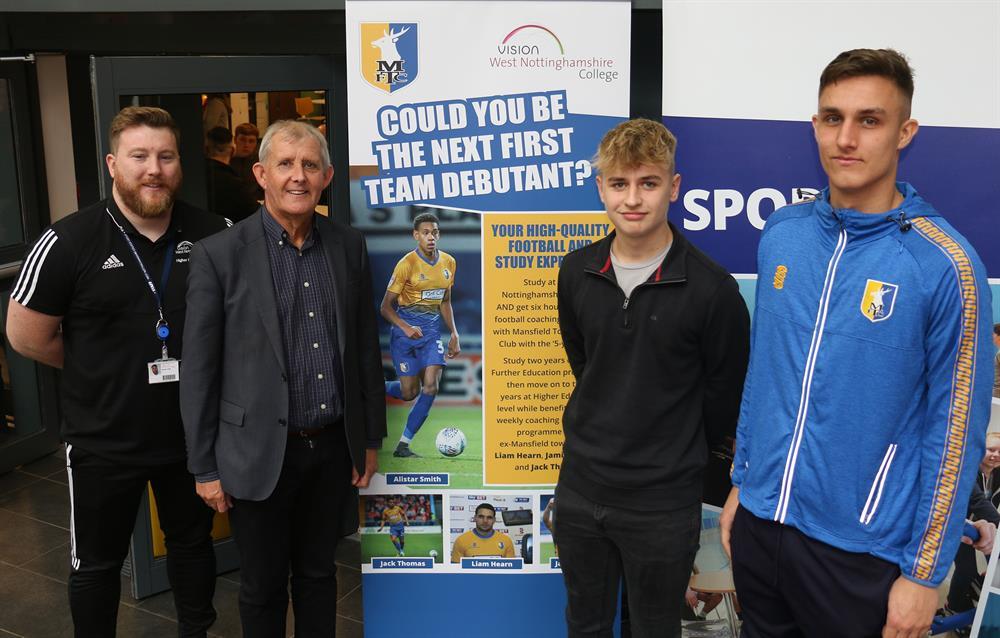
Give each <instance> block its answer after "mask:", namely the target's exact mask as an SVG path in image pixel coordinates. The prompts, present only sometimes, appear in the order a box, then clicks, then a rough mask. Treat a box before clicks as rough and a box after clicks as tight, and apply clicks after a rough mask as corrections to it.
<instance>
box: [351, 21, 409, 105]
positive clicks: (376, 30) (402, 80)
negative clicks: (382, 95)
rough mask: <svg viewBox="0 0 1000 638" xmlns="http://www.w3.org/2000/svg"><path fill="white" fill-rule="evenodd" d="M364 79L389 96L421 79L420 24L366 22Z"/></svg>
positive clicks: (362, 33)
mask: <svg viewBox="0 0 1000 638" xmlns="http://www.w3.org/2000/svg"><path fill="white" fill-rule="evenodd" d="M360 26H361V42H360V44H361V57H360V59H361V76H362V77H363V78H364V79H365V81H366V82H368V84H371V85H372V86H374V87H375V88H376V89H380V90H382V91H385V92H386V93H395V92H396V91H398V90H399V89H402V88H404V87H407V86H409V85H410V83H412V82H413V81H414V80H416V79H417V71H419V68H420V67H419V63H418V60H417V23H415V22H362V23H361V25H360Z"/></svg>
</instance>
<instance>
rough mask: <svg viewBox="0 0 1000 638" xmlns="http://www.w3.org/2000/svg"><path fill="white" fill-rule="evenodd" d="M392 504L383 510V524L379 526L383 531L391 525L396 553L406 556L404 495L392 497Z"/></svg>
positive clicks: (391, 535)
mask: <svg viewBox="0 0 1000 638" xmlns="http://www.w3.org/2000/svg"><path fill="white" fill-rule="evenodd" d="M391 502H392V505H390V506H389V507H387V508H385V509H384V510H382V524H381V525H379V526H378V531H380V532H381V531H382V528H384V527H385V526H386V524H388V525H389V540H391V541H392V545H393V547H395V548H396V553H397V554H399V555H400V556H405V555H406V554H405V552H404V551H403V549H404V546H405V544H406V539H405V538H403V534H404V533H405V532H406V525H407V522H406V513H405V512H404V511H403V506H402V502H403V499H402V497H399V496H396V497H391Z"/></svg>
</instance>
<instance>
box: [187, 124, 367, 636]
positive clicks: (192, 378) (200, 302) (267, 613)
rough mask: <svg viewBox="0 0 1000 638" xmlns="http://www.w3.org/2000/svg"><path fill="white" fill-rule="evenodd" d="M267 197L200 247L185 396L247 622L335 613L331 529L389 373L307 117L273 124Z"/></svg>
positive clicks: (352, 483)
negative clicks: (326, 208) (322, 203)
mask: <svg viewBox="0 0 1000 638" xmlns="http://www.w3.org/2000/svg"><path fill="white" fill-rule="evenodd" d="M254 174H255V176H256V178H257V181H258V182H259V183H260V185H261V187H262V188H263V189H264V206H263V207H262V208H261V209H260V210H259V211H258V212H257V213H255V214H254V215H251V216H250V217H248V218H247V219H245V220H243V221H242V222H240V223H239V224H237V225H236V226H234V227H233V228H232V229H230V230H229V231H226V232H223V233H219V234H218V235H215V236H213V237H210V238H208V239H206V240H204V241H202V242H200V243H199V244H197V245H196V246H195V247H194V249H193V250H192V252H191V270H190V276H189V280H188V297H187V302H188V314H187V326H186V328H187V329H186V330H185V335H184V348H185V351H184V354H185V356H184V362H183V374H182V375H181V406H182V407H181V410H182V415H183V419H184V429H185V433H186V436H187V446H188V467H189V469H190V471H191V472H192V474H194V475H195V478H196V479H197V481H198V484H197V489H198V493H199V495H201V497H202V498H203V499H204V500H205V502H206V503H207V504H208V505H209V506H210V507H212V508H214V509H216V510H217V511H220V512H224V511H227V510H229V511H230V523H231V526H232V529H233V535H234V536H235V538H236V543H237V545H238V547H239V550H240V560H241V577H240V578H241V583H240V618H241V620H242V624H243V633H244V636H248V637H254V636H268V637H271V636H273V637H277V636H284V635H285V616H286V613H287V607H288V594H287V586H288V572H289V566H290V567H291V574H292V605H293V608H294V611H295V635H297V636H320V635H322V636H331V635H333V632H334V627H335V626H336V594H337V581H336V567H335V564H334V550H335V548H336V544H337V539H338V538H339V537H340V536H343V535H346V534H349V533H351V532H353V531H355V530H356V529H357V525H358V521H357V489H356V488H357V487H364V486H366V485H367V484H368V481H369V479H370V477H371V475H372V474H373V473H374V471H375V469H376V465H377V461H376V450H377V448H378V447H380V446H381V442H382V439H383V438H384V437H385V433H386V432H385V394H384V389H385V384H384V381H383V377H382V363H381V356H380V351H379V343H378V332H377V327H376V324H375V304H374V302H373V300H372V282H371V272H370V270H369V264H368V253H367V249H366V247H365V242H364V238H363V237H362V236H361V233H359V232H357V231H355V230H353V229H351V228H350V227H348V226H345V225H343V224H340V223H338V222H335V221H332V220H330V219H327V218H326V217H324V216H322V215H319V214H317V213H316V212H315V206H316V203H317V202H318V201H319V197H320V194H321V193H322V191H323V189H324V188H325V187H326V186H327V185H328V184H329V183H330V179H331V178H332V177H333V168H332V166H331V165H330V155H329V151H328V149H327V145H326V140H325V139H324V138H323V136H322V135H321V134H320V133H319V132H318V131H317V130H316V129H315V128H313V127H312V126H310V125H308V124H304V123H301V122H292V121H283V122H277V123H275V124H273V125H272V126H271V127H270V129H268V131H267V133H266V134H265V135H264V138H263V140H262V142H261V147H260V162H259V163H257V164H256V165H255V166H254Z"/></svg>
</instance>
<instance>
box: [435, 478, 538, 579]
mask: <svg viewBox="0 0 1000 638" xmlns="http://www.w3.org/2000/svg"><path fill="white" fill-rule="evenodd" d="M531 501H532V497H531V496H529V495H507V494H503V495H489V496H486V495H474V494H468V495H456V496H453V497H452V498H451V511H450V526H451V562H453V563H461V562H462V559H463V558H487V557H489V558H521V559H523V560H524V562H525V563H526V564H528V563H531V562H532V553H533V551H532V540H531V536H532V535H531V524H532V520H533V515H532V510H531Z"/></svg>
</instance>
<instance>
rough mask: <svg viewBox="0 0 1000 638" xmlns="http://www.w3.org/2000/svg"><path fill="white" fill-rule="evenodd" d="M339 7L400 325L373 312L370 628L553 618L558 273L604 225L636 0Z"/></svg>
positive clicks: (510, 623) (495, 632) (498, 624)
mask: <svg viewBox="0 0 1000 638" xmlns="http://www.w3.org/2000/svg"><path fill="white" fill-rule="evenodd" d="M346 16H347V53H348V114H349V120H350V125H349V127H348V129H349V131H350V140H349V144H350V158H351V159H350V164H351V180H352V194H351V197H352V202H351V204H352V205H351V208H352V220H351V221H352V224H353V225H354V226H355V227H357V228H360V229H362V230H363V231H364V232H365V233H366V236H367V240H368V248H369V253H370V256H371V262H372V271H373V278H374V282H373V285H374V289H375V296H376V302H380V301H381V304H380V312H381V315H382V316H383V317H384V318H385V317H388V318H389V319H392V318H393V314H398V316H399V318H400V319H402V320H403V322H404V323H405V325H406V327H407V328H408V329H407V331H406V332H404V331H402V330H401V329H400V328H399V327H398V326H399V323H397V324H396V325H397V328H396V329H394V330H390V324H389V322H388V321H386V320H383V321H382V330H381V334H382V345H383V363H384V370H385V378H386V382H387V390H388V394H389V395H390V398H388V399H387V401H388V405H387V414H388V422H389V436H388V438H387V439H386V443H385V447H384V449H383V450H382V451H381V453H380V455H379V474H378V475H377V476H376V478H375V480H374V481H373V484H372V486H371V487H370V488H369V489H368V490H366V491H365V493H364V494H363V495H362V503H361V508H362V511H361V516H362V521H363V523H362V530H361V531H362V542H361V550H362V580H363V590H364V608H365V632H366V634H370V635H373V636H382V635H394V634H395V633H398V632H400V631H403V632H404V633H414V632H416V633H415V634H414V635H416V634H419V635H428V636H465V635H468V634H469V633H475V634H477V635H483V636H502V635H508V634H509V633H511V632H516V633H520V634H523V635H539V636H541V635H546V636H549V635H561V634H565V625H564V620H563V608H564V605H565V592H564V590H563V585H562V576H561V573H560V571H559V559H558V556H557V554H556V551H555V548H554V546H553V544H552V537H551V534H550V533H549V530H548V528H547V527H546V526H545V525H544V524H543V523H542V520H541V519H542V513H543V511H544V508H545V505H546V504H548V502H549V500H550V499H551V494H552V486H553V485H554V484H555V482H556V479H557V477H558V474H559V468H560V465H561V462H562V441H563V437H562V409H563V406H564V405H565V403H566V399H567V397H568V396H569V393H570V392H571V390H572V385H573V381H572V375H571V373H570V371H569V366H568V365H567V363H566V361H565V355H564V352H563V348H562V341H561V338H560V335H559V330H558V323H557V316H556V303H555V282H556V276H557V272H558V268H559V264H560V263H561V261H562V258H563V256H564V255H565V254H566V253H567V252H569V251H571V250H574V249H576V248H579V247H581V246H585V245H587V244H589V243H591V242H593V241H595V240H597V239H600V238H601V237H604V236H605V235H606V234H607V233H608V232H609V231H610V226H609V224H608V222H607V217H606V216H605V215H604V214H603V212H602V211H603V206H602V205H601V203H600V200H599V199H598V197H597V190H596V186H595V184H594V173H593V169H592V168H591V165H590V159H591V157H592V156H593V155H594V153H595V151H596V150H597V144H598V142H599V141H600V138H601V137H602V136H603V135H604V133H605V132H606V131H607V130H608V129H610V128H611V127H612V126H614V125H615V124H616V123H617V122H618V121H620V120H621V119H624V118H625V117H626V116H627V115H628V107H629V40H630V5H629V3H627V2H457V1H455V2H419V3H417V2H381V1H353V2H352V1H350V0H349V1H348V2H347V4H346ZM422 213H433V214H434V215H435V216H436V217H437V218H438V224H437V228H438V231H439V232H440V235H439V236H438V237H437V238H436V239H435V240H434V242H433V245H432V246H431V245H430V244H423V245H420V244H418V241H417V238H416V237H415V236H414V227H413V222H414V219H415V218H417V216H418V215H420V214H422ZM428 247H429V249H428ZM383 296H384V299H383ZM387 307H388V308H389V312H387V311H386V308H387ZM452 324H454V326H455V328H456V332H457V333H458V335H459V337H458V339H457V340H456V339H453V338H452V333H451V325H452ZM414 326H419V334H417V332H415V331H414ZM442 362H443V363H444V365H441V364H442ZM400 440H402V441H403V442H404V443H406V444H407V445H406V446H405V447H404V448H402V449H401V450H400V448H398V447H397V445H398V442H399V441H400ZM484 503H486V504H488V505H489V506H490V508H492V510H491V509H490V508H481V507H480V506H481V505H482V504H484ZM486 519H489V520H486ZM512 579H513V580H512ZM490 601H493V602H495V605H488V604H487V603H488V602H490ZM400 604H404V605H405V608H406V610H407V613H406V614H405V615H403V616H400V614H398V613H395V610H398V609H399V608H400ZM493 607H497V608H502V609H503V610H504V613H496V612H495V611H493ZM487 609H490V611H488V612H486V614H487V615H484V611H486V610H487ZM414 614H416V615H414ZM414 622H417V623H420V625H419V627H420V629H419V630H415V629H414V626H413V623H414Z"/></svg>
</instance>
